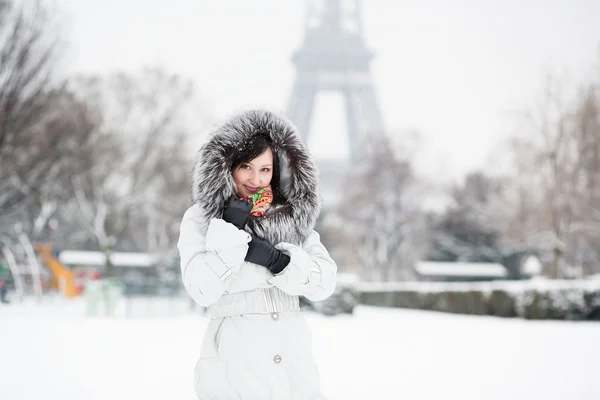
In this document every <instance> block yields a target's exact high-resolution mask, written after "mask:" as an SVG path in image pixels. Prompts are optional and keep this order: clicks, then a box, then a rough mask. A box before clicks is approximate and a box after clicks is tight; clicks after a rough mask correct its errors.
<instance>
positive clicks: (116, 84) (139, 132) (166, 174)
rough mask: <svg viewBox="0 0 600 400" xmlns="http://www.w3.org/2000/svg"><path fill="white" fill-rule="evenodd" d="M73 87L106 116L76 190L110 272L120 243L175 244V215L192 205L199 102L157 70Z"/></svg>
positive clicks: (182, 83)
mask: <svg viewBox="0 0 600 400" xmlns="http://www.w3.org/2000/svg"><path fill="white" fill-rule="evenodd" d="M72 87H73V88H74V90H75V91H76V92H77V93H78V94H79V96H81V98H82V99H84V101H85V102H87V103H88V104H90V105H91V106H92V107H93V108H94V109H95V110H96V111H97V113H98V115H100V116H101V118H102V122H101V123H100V125H99V127H98V129H97V131H96V133H95V135H93V139H92V140H91V141H90V144H89V146H88V147H89V148H90V149H93V152H94V156H93V159H94V163H93V164H92V165H90V166H87V167H86V168H80V173H78V174H77V175H75V176H74V177H73V179H72V187H73V190H74V193H75V203H74V204H75V205H76V208H77V210H78V214H77V215H78V216H79V219H80V224H81V227H82V228H83V229H84V231H85V232H86V233H87V234H88V236H89V237H90V239H92V240H93V241H94V243H95V244H96V245H97V246H98V247H99V248H100V249H101V250H102V251H104V252H105V254H106V255H107V260H108V265H107V269H108V271H107V273H108V275H112V274H113V268H112V265H111V264H110V253H111V252H112V251H113V249H114V248H115V247H117V246H118V247H129V248H131V247H134V246H135V245H137V246H135V247H138V248H143V249H144V250H158V249H159V248H165V247H169V246H171V245H172V244H173V240H174V238H173V230H172V226H173V221H174V218H180V217H181V214H182V213H183V211H184V210H185V207H186V206H187V204H188V203H189V194H188V193H189V170H190V157H191V155H192V154H193V153H192V152H190V151H189V150H188V146H187V143H188V141H189V140H190V138H191V137H192V132H195V131H196V130H197V129H198V126H194V125H193V124H191V123H190V120H193V119H190V118H189V114H188V113H187V112H188V111H189V108H190V107H192V106H196V105H197V103H196V94H195V88H194V86H193V84H192V83H191V82H190V81H188V80H185V79H182V78H180V77H178V76H175V75H170V74H168V73H166V72H164V71H162V70H156V69H146V70H143V71H141V73H139V74H137V75H130V74H123V73H118V74H114V75H110V76H107V77H103V78H100V77H91V78H89V77H87V78H85V77H83V78H79V79H78V80H76V81H74V83H73V85H72ZM196 113H197V114H200V115H201V114H202V110H197V111H196ZM197 120H198V119H197ZM197 120H196V121H197ZM140 225H142V227H140ZM127 233H130V234H131V236H130V237H127ZM127 239H131V240H129V241H127ZM123 242H128V245H126V246H123ZM132 242H133V243H132ZM119 243H121V245H119Z"/></svg>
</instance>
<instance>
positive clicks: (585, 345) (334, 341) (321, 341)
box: [0, 298, 600, 400]
mask: <svg viewBox="0 0 600 400" xmlns="http://www.w3.org/2000/svg"><path fill="white" fill-rule="evenodd" d="M133 303H134V307H133V309H134V310H135V315H136V317H134V318H125V317H123V316H121V315H119V316H117V317H114V318H107V317H85V316H84V304H83V302H82V301H81V299H78V300H74V301H67V300H62V299H58V298H53V299H50V300H48V299H45V300H44V302H43V303H42V304H40V305H38V304H36V303H34V302H32V301H31V302H26V303H24V304H11V305H9V306H0V343H2V349H3V350H2V359H1V360H2V361H1V362H0V381H1V383H2V384H1V386H0V389H1V390H2V392H1V393H0V398H2V399H10V400H37V399H40V398H50V399H57V398H60V399H62V400H80V399H85V400H106V399H111V400H120V399H123V400H132V399H144V400H159V399H160V400H164V399H167V398H168V399H178V400H183V399H189V400H193V399H195V398H196V397H195V395H194V392H193V387H192V370H193V367H194V365H195V362H196V357H197V355H198V352H199V350H200V342H201V338H202V334H203V331H204V329H205V327H206V324H207V321H208V320H207V318H206V316H204V315H203V314H201V313H191V312H189V311H188V310H189V304H190V303H189V301H188V300H187V299H180V300H173V301H171V302H167V301H165V300H143V299H136V300H135V301H133ZM122 306H124V304H122ZM151 310H152V314H153V315H151V313H150V311H151ZM169 310H170V312H168V311H169ZM307 319H308V322H309V324H310V325H311V327H312V329H313V341H314V342H313V345H314V354H315V357H316V359H317V363H318V365H319V366H320V372H321V378H322V388H323V393H324V395H325V396H326V397H327V399H328V400H335V399H340V400H352V399H361V400H362V399H417V398H418V399H424V400H437V399H461V400H480V399H486V400H505V399H523V400H536V399H539V400H559V399H560V400H563V399H567V398H568V399H578V400H587V399H589V400H592V399H598V398H600V382H599V381H598V364H597V360H598V359H600V346H598V345H597V343H598V337H600V324H595V323H574V322H548V321H546V322H533V321H524V320H518V319H496V318H491V317H474V316H459V315H450V314H440V313H434V312H421V311H413V310H398V309H379V308H374V307H365V306H359V307H358V308H357V309H356V312H355V314H354V315H343V316H336V317H325V316H322V315H317V314H312V313H307Z"/></svg>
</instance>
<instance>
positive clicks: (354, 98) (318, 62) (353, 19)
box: [287, 0, 384, 161]
mask: <svg viewBox="0 0 600 400" xmlns="http://www.w3.org/2000/svg"><path fill="white" fill-rule="evenodd" d="M319 5H320V6H321V7H318V6H319ZM305 23H306V25H305V36H304V43H303V44H302V46H301V48H300V49H299V50H298V51H297V52H295V54H294V55H293V57H292V61H293V63H294V64H295V66H296V78H295V82H294V85H293V89H292V94H291V97H290V100H289V104H288V108H287V115H288V117H289V118H290V119H291V120H292V121H293V122H294V123H295V124H296V126H297V127H298V130H299V131H300V132H301V134H302V135H303V136H304V137H303V139H304V142H305V143H307V144H308V138H309V131H310V125H311V120H312V116H313V109H314V104H315V97H316V95H317V94H318V92H319V91H321V90H323V91H326V90H329V91H338V92H340V93H341V94H342V96H343V98H344V103H345V109H346V119H347V126H348V142H349V145H350V149H349V150H350V161H357V160H360V159H361V157H362V156H363V155H364V154H363V149H365V146H363V145H362V143H363V141H364V140H366V139H367V138H368V137H369V136H372V135H382V134H383V129H384V127H383V122H382V118H381V113H380V111H379V106H378V104H377V99H376V97H375V91H374V88H373V82H372V80H371V73H370V70H369V63H370V61H371V59H372V58H373V53H372V52H371V51H370V50H369V49H368V48H367V47H366V45H365V43H364V40H363V35H362V32H363V30H362V21H361V11H360V0H321V1H317V2H315V1H314V0H313V1H311V0H308V7H307V13H306V21H305Z"/></svg>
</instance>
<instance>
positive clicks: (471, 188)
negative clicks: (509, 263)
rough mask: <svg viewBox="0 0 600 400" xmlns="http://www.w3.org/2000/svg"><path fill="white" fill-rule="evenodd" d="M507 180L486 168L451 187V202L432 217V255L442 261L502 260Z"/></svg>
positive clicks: (430, 253) (430, 254) (434, 258)
mask: <svg viewBox="0 0 600 400" xmlns="http://www.w3.org/2000/svg"><path fill="white" fill-rule="evenodd" d="M505 185H506V183H505V182H504V181H503V180H502V179H501V178H495V177H491V176H487V175H485V174H484V173H482V172H473V173H470V174H468V175H467V176H466V177H465V179H464V183H463V184H461V185H455V186H454V187H452V188H451V189H450V198H451V203H450V204H449V206H448V208H447V209H446V210H445V212H444V213H443V214H442V215H441V216H436V217H434V220H433V221H432V225H433V229H434V232H433V233H432V240H431V243H430V249H429V253H428V258H429V259H432V260H438V261H471V262H498V261H500V259H501V258H502V252H501V249H500V238H501V236H502V235H503V233H504V231H505V230H506V213H507V210H506V203H505V198H504V196H505V195H504V191H505Z"/></svg>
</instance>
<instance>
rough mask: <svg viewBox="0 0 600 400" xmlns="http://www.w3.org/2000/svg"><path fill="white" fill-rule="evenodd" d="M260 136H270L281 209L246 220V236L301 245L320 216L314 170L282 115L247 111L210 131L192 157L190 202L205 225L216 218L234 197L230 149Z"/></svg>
mask: <svg viewBox="0 0 600 400" xmlns="http://www.w3.org/2000/svg"><path fill="white" fill-rule="evenodd" d="M259 132H269V134H270V136H271V139H272V141H273V144H272V148H273V153H274V156H276V157H278V160H279V167H280V179H281V182H280V185H279V190H280V191H281V194H282V195H283V197H284V198H286V199H287V202H286V203H285V204H280V205H277V206H273V207H271V208H270V209H269V211H268V212H267V213H266V214H265V215H264V216H263V217H251V219H250V221H249V223H248V227H247V229H248V231H249V232H251V233H254V234H255V235H257V236H259V237H261V238H264V239H267V240H268V241H269V242H271V244H273V245H276V244H278V243H280V242H287V243H292V244H295V245H300V244H301V243H302V242H303V241H304V240H305V239H306V237H307V236H308V234H309V233H310V231H311V230H312V229H313V228H314V225H315V222H316V220H317V217H318V216H319V213H320V211H321V202H320V199H319V194H318V180H319V178H318V170H317V167H316V165H315V163H314V161H313V159H312V157H311V155H310V154H309V152H308V149H307V147H306V146H305V144H304V143H303V142H302V140H301V139H300V136H299V134H298V131H297V130H296V128H295V126H294V125H293V124H292V123H291V122H290V121H289V120H287V119H286V118H284V117H283V116H281V115H279V114H276V113H273V112H270V111H265V110H250V111H245V112H243V113H241V114H238V115H235V116H233V117H231V118H229V119H228V120H227V121H225V123H223V124H222V125H220V126H218V127H217V128H215V129H214V130H213V131H212V132H211V133H210V136H209V139H208V142H207V143H205V144H204V145H203V146H202V147H201V148H200V150H199V151H198V154H197V156H196V161H195V164H194V169H193V189H192V198H193V201H194V203H196V204H198V205H199V206H200V208H201V209H202V214H203V216H204V218H205V220H206V221H207V222H208V221H210V220H211V219H212V218H221V216H222V214H223V206H224V204H225V201H226V200H227V199H228V198H229V197H231V196H232V195H233V194H234V183H233V177H232V174H231V169H232V167H233V165H232V164H233V155H234V154H235V151H233V150H234V149H237V148H240V147H241V146H243V144H244V143H245V142H246V141H247V140H248V138H250V137H251V136H253V135H255V134H256V133H259Z"/></svg>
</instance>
